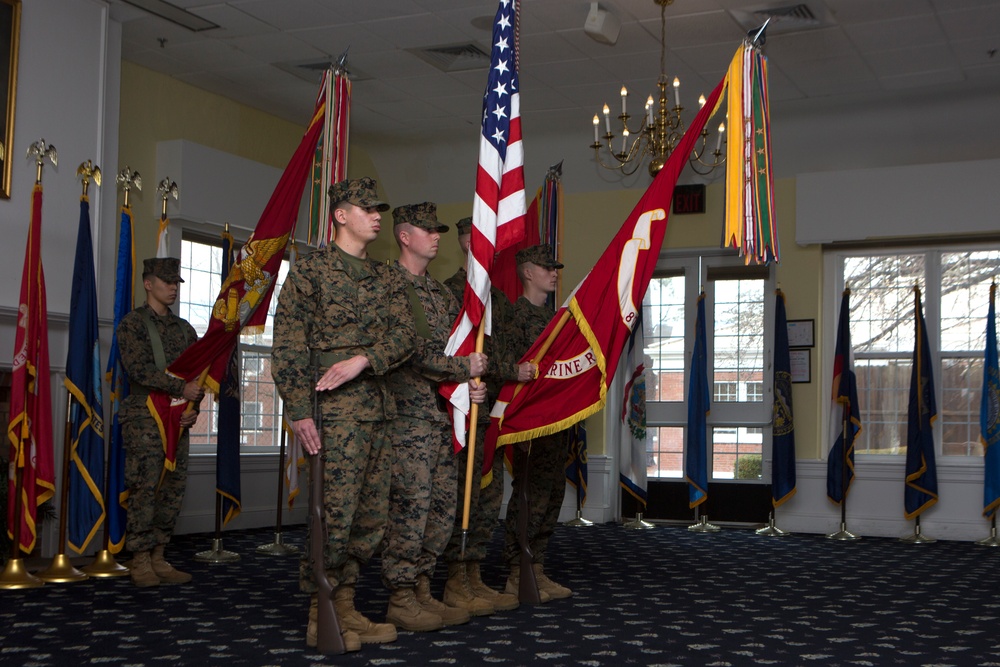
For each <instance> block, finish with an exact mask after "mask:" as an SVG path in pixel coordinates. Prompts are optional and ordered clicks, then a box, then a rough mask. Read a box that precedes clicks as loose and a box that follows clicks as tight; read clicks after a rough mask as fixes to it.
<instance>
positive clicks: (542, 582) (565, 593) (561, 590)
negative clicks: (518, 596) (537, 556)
mask: <svg viewBox="0 0 1000 667" xmlns="http://www.w3.org/2000/svg"><path fill="white" fill-rule="evenodd" d="M531 567H532V568H533V569H534V570H535V581H537V582H538V590H539V591H545V592H546V593H548V594H549V597H550V598H552V599H553V600H562V599H563V598H568V597H569V596H571V595H573V591H571V590H570V589H568V588H566V587H565V586H563V585H562V584H557V583H556V582H554V581H552V580H551V579H549V578H548V576H546V574H545V572H544V571H543V569H542V564H541V563H535V564H534V565H532V566H531Z"/></svg>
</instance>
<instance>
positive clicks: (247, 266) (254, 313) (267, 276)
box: [146, 95, 326, 470]
mask: <svg viewBox="0 0 1000 667" xmlns="http://www.w3.org/2000/svg"><path fill="white" fill-rule="evenodd" d="M325 100H326V98H325V96H323V95H321V96H320V97H319V99H318V100H317V106H316V109H315V110H314V111H313V117H312V120H311V122H310V123H309V127H308V128H307V129H306V132H305V136H304V137H303V138H302V141H301V142H300V143H299V146H298V148H296V150H295V153H294V154H293V155H292V158H291V160H289V162H288V166H287V167H285V171H284V172H283V173H282V174H281V178H280V179H279V180H278V184H277V186H275V189H274V192H273V193H271V198H270V199H269V200H268V202H267V206H265V207H264V212H263V213H261V216H260V220H258V222H257V226H256V227H255V228H254V231H253V233H252V234H251V235H250V238H249V239H247V242H246V244H245V245H244V246H243V248H242V249H241V250H240V251H239V253H238V255H237V257H236V260H235V262H234V264H233V267H232V270H230V272H229V275H228V276H227V277H226V279H225V281H223V283H222V289H220V290H219V296H218V298H217V299H216V301H215V304H214V306H213V307H212V317H211V319H210V320H209V323H208V331H206V332H205V335H204V336H203V337H202V338H201V339H200V340H198V341H197V342H195V343H194V344H192V345H191V346H190V347H188V349H186V350H184V352H182V353H181V355H180V356H179V357H177V359H175V360H174V362H173V363H172V364H170V365H169V366H168V367H167V372H168V373H170V374H172V375H174V376H176V377H179V378H181V379H183V380H184V381H186V382H190V381H192V380H198V379H201V378H202V377H204V384H205V386H206V387H207V389H208V390H209V391H211V392H212V393H214V394H216V395H218V393H219V385H220V382H221V380H222V378H223V377H224V376H225V374H226V369H227V368H228V366H229V357H230V355H231V354H232V351H233V349H235V347H236V344H237V341H238V339H239V336H240V332H241V331H247V330H249V331H262V330H263V327H264V323H265V322H266V320H267V311H268V304H269V303H270V302H271V296H272V294H273V293H274V282H275V279H276V278H277V276H278V271H279V270H280V268H281V262H282V260H283V259H284V255H285V246H286V245H288V239H289V237H290V236H291V233H292V230H293V229H294V228H295V221H296V219H297V218H298V212H299V204H300V203H301V201H302V195H303V192H305V187H306V181H307V180H308V177H309V173H310V168H311V166H312V161H313V154H314V151H315V149H316V143H317V142H318V141H319V138H320V131H321V130H322V127H323V117H324V114H325V112H326V103H325ZM146 405H147V406H148V407H149V410H150V413H151V414H152V415H153V417H154V418H155V419H156V421H157V425H158V427H159V430H160V437H161V438H162V439H163V449H164V463H163V465H164V467H165V468H167V469H168V470H173V469H174V467H175V465H176V456H177V439H178V437H179V436H180V434H181V428H180V423H179V422H180V416H181V414H182V413H183V412H184V408H185V402H184V401H179V402H175V401H173V400H171V397H170V396H168V395H167V394H166V393H164V392H161V391H151V392H150V393H149V398H148V399H146Z"/></svg>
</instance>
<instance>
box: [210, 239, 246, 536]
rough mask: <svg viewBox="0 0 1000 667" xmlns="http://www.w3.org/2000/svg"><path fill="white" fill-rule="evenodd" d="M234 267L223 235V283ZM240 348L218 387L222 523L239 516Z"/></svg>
mask: <svg viewBox="0 0 1000 667" xmlns="http://www.w3.org/2000/svg"><path fill="white" fill-rule="evenodd" d="M232 265H233V237H232V235H231V234H230V233H229V232H228V231H225V232H223V233H222V282H223V283H225V282H226V278H227V277H228V276H229V270H230V269H231V268H232ZM238 350H239V346H238V345H237V346H234V347H233V350H232V352H230V356H229V367H228V369H227V371H226V376H225V378H224V379H223V381H222V383H221V384H220V385H219V431H218V434H217V441H216V456H215V492H216V493H218V494H219V495H220V496H221V497H222V523H223V525H225V524H227V523H229V522H230V521H231V520H232V519H234V518H236V516H237V515H238V514H239V513H240V510H241V509H242V506H241V502H240V431H241V423H240V372H239V364H238V363H237V359H238V356H237V355H238Z"/></svg>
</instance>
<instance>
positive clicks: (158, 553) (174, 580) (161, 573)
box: [151, 544, 191, 584]
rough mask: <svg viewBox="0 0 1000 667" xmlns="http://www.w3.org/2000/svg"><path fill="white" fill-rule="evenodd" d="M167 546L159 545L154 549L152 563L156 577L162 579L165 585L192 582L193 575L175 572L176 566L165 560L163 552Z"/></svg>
mask: <svg viewBox="0 0 1000 667" xmlns="http://www.w3.org/2000/svg"><path fill="white" fill-rule="evenodd" d="M164 548H165V545H163V544H159V545H157V546H156V548H154V549H153V556H152V559H151V563H152V566H153V572H155V573H156V576H157V577H159V578H160V581H162V582H163V583H165V584H186V583H187V582H189V581H191V575H190V574H188V573H187V572H181V571H180V570H175V569H174V566H173V565H171V564H170V563H168V562H167V561H166V560H165V559H164V558H163V550H164Z"/></svg>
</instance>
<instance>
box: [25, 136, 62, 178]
mask: <svg viewBox="0 0 1000 667" xmlns="http://www.w3.org/2000/svg"><path fill="white" fill-rule="evenodd" d="M27 157H34V160H35V183H36V184H37V183H41V182H42V164H43V163H44V162H45V158H48V159H50V160H51V161H52V164H53V165H56V166H58V164H59V155H58V153H56V147H55V146H53V145H52V144H47V143H45V139H39V140H38V141H36V142H35V143H33V144H31V145H30V146H28V154H27Z"/></svg>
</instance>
